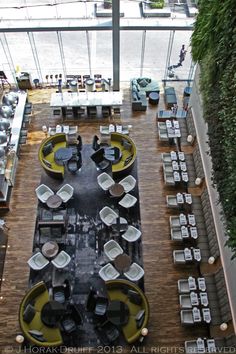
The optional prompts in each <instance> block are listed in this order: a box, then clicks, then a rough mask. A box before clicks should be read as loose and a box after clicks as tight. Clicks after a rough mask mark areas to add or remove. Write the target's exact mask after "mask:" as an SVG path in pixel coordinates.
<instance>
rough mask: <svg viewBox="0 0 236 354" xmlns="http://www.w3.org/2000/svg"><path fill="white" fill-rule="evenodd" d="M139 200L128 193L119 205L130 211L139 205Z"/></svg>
mask: <svg viewBox="0 0 236 354" xmlns="http://www.w3.org/2000/svg"><path fill="white" fill-rule="evenodd" d="M137 200H138V199H137V198H136V197H134V196H133V195H131V194H129V193H127V194H126V195H125V196H124V197H123V198H122V199H121V200H120V201H119V203H118V204H119V205H121V206H122V207H124V208H126V209H128V208H131V207H132V206H134V205H135V204H136V203H137Z"/></svg>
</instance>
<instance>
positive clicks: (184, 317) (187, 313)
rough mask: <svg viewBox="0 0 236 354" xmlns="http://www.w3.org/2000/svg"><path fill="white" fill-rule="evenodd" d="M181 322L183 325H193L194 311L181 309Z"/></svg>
mask: <svg viewBox="0 0 236 354" xmlns="http://www.w3.org/2000/svg"><path fill="white" fill-rule="evenodd" d="M180 318H181V324H183V325H193V324H194V320H193V313H192V310H181V311H180Z"/></svg>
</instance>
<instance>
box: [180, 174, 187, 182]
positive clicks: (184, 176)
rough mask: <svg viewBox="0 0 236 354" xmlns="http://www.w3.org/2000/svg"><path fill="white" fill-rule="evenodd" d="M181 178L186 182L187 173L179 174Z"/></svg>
mask: <svg viewBox="0 0 236 354" xmlns="http://www.w3.org/2000/svg"><path fill="white" fill-rule="evenodd" d="M181 178H182V180H183V181H184V182H188V181H189V179H188V173H187V172H181Z"/></svg>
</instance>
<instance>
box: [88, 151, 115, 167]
mask: <svg viewBox="0 0 236 354" xmlns="http://www.w3.org/2000/svg"><path fill="white" fill-rule="evenodd" d="M90 157H91V159H92V160H93V161H94V162H95V164H96V166H97V168H98V169H99V170H102V171H104V170H106V169H107V168H108V167H109V166H110V161H108V160H106V159H105V158H104V149H103V148H101V149H99V150H97V151H95V152H94V153H93V154H92V155H91V156H90Z"/></svg>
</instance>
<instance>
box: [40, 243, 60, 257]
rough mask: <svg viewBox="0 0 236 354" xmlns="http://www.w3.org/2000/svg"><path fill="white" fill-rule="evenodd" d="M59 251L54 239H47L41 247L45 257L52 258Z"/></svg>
mask: <svg viewBox="0 0 236 354" xmlns="http://www.w3.org/2000/svg"><path fill="white" fill-rule="evenodd" d="M58 251H59V246H58V244H57V243H56V242H55V241H48V242H46V243H44V245H43V247H42V254H43V255H44V256H45V257H46V258H49V259H50V258H54V257H55V256H56V255H57V253H58Z"/></svg>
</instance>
